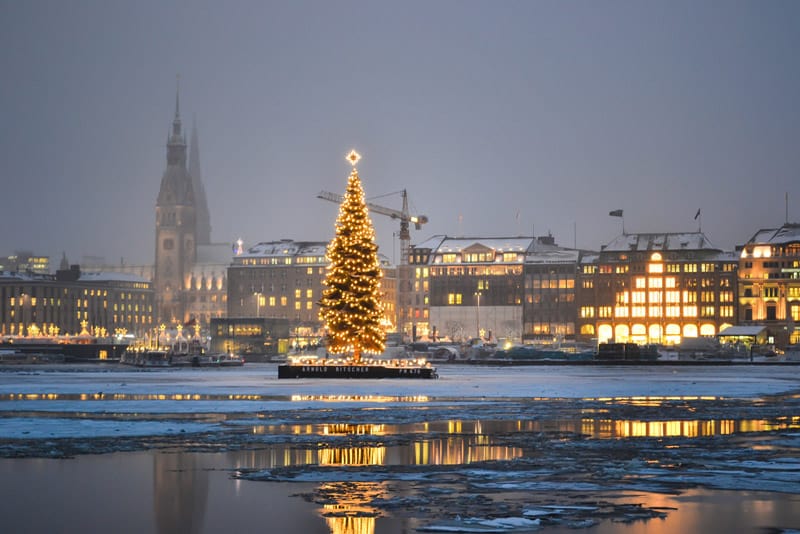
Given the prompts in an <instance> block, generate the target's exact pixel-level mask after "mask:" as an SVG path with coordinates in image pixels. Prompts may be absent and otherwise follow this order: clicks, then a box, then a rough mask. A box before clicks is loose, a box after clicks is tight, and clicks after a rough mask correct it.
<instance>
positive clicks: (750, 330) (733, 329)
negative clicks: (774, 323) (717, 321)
mask: <svg viewBox="0 0 800 534" xmlns="http://www.w3.org/2000/svg"><path fill="white" fill-rule="evenodd" d="M766 329H767V327H766V326H729V327H728V328H726V329H725V330H723V331H722V332H720V333H719V334H717V337H726V336H752V337H756V336H758V335H760V334H761V333H762V332H763V331H764V330H766Z"/></svg>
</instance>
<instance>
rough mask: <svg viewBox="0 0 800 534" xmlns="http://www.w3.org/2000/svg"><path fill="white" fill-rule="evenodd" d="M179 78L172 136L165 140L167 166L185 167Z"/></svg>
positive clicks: (184, 139)
mask: <svg viewBox="0 0 800 534" xmlns="http://www.w3.org/2000/svg"><path fill="white" fill-rule="evenodd" d="M180 90H181V85H180V76H178V80H177V82H176V89H175V118H173V119H172V135H170V136H169V139H168V140H167V165H178V166H182V167H186V138H185V137H184V136H183V133H182V132H181V107H180Z"/></svg>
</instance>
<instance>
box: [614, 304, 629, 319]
mask: <svg viewBox="0 0 800 534" xmlns="http://www.w3.org/2000/svg"><path fill="white" fill-rule="evenodd" d="M627 316H628V307H627V306H617V307H616V308H614V317H627Z"/></svg>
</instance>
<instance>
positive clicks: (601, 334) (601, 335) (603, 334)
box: [597, 324, 614, 343]
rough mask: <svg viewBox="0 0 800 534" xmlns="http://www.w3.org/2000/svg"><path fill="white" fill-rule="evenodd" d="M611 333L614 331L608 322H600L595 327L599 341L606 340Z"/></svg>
mask: <svg viewBox="0 0 800 534" xmlns="http://www.w3.org/2000/svg"><path fill="white" fill-rule="evenodd" d="M613 335H614V331H613V330H612V329H611V325H610V324H601V325H600V326H598V327H597V341H599V342H600V343H605V342H607V341H608V340H609V339H611V338H612V337H613Z"/></svg>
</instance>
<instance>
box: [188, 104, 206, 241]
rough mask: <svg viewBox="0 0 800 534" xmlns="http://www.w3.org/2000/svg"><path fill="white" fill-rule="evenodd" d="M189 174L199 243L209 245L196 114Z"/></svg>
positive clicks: (193, 122) (190, 148) (193, 120)
mask: <svg viewBox="0 0 800 534" xmlns="http://www.w3.org/2000/svg"><path fill="white" fill-rule="evenodd" d="M189 175H190V176H191V177H192V188H193V189H194V206H195V210H196V211H195V216H196V220H197V244H198V245H208V244H210V243H211V216H210V214H209V211H208V200H207V199H206V191H205V188H204V187H203V177H202V174H201V172H200V142H199V140H198V135H197V117H194V116H193V117H192V136H191V141H190V142H189Z"/></svg>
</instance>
